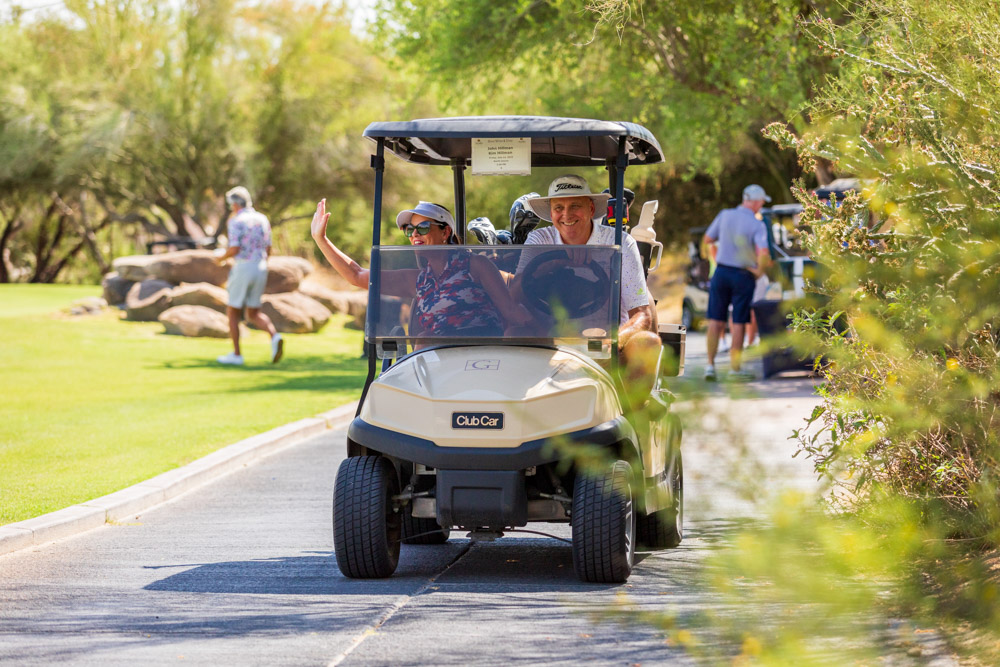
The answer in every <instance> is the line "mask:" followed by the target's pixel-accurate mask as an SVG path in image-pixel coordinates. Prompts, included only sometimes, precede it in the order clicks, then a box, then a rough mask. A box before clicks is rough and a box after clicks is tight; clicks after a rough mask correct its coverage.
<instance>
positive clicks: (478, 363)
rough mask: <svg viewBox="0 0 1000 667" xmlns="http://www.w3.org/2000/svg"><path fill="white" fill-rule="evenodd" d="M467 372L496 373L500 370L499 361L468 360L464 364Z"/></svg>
mask: <svg viewBox="0 0 1000 667" xmlns="http://www.w3.org/2000/svg"><path fill="white" fill-rule="evenodd" d="M465 370H467V371H498V370H500V360H499V359H470V360H469V361H466V362H465Z"/></svg>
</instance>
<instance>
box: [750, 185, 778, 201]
mask: <svg viewBox="0 0 1000 667" xmlns="http://www.w3.org/2000/svg"><path fill="white" fill-rule="evenodd" d="M743 201H771V198H770V197H768V196H767V193H766V192H764V188H762V187H760V186H759V185H756V184H753V185H748V186H746V187H745V188H743Z"/></svg>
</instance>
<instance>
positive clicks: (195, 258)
mask: <svg viewBox="0 0 1000 667" xmlns="http://www.w3.org/2000/svg"><path fill="white" fill-rule="evenodd" d="M113 265H114V268H115V270H116V271H117V272H118V274H119V275H120V276H122V277H123V278H125V279H127V280H146V279H149V278H158V279H159V280H165V281H167V282H168V283H173V284H174V285H179V284H180V283H211V284H213V285H224V284H225V282H226V278H227V277H228V276H229V269H228V268H226V267H224V266H219V265H218V264H216V263H215V251H212V250H177V251H175V252H164V253H160V254H157V255H133V256H131V257H119V258H118V259H116V260H115V261H114V263H113Z"/></svg>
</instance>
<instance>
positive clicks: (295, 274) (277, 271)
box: [264, 256, 313, 294]
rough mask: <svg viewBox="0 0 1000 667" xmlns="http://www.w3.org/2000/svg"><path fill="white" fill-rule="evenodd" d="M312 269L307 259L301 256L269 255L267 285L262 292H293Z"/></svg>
mask: <svg viewBox="0 0 1000 667" xmlns="http://www.w3.org/2000/svg"><path fill="white" fill-rule="evenodd" d="M312 270H313V267H312V264H310V263H309V260H306V259H302V258H301V257H288V256H281V257H271V258H269V259H268V260H267V286H266V287H265V288H264V293H265V294H280V293H282V292H294V291H295V290H297V289H298V288H299V284H300V283H301V282H302V279H303V278H305V277H306V276H308V275H309V274H310V273H312Z"/></svg>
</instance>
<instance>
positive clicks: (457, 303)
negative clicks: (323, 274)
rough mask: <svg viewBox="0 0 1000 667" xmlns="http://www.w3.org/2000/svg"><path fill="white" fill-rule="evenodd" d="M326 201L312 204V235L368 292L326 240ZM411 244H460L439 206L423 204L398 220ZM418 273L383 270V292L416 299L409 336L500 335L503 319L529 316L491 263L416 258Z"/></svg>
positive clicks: (460, 257)
mask: <svg viewBox="0 0 1000 667" xmlns="http://www.w3.org/2000/svg"><path fill="white" fill-rule="evenodd" d="M329 219H330V214H329V213H327V212H326V200H325V199H323V200H321V201H320V202H319V203H318V204H317V205H316V213H315V214H314V215H313V219H312V225H311V233H312V237H313V240H314V241H316V245H318V246H319V249H320V251H321V252H322V253H323V256H324V257H326V259H327V261H329V262H330V265H331V266H333V268H334V269H336V271H337V273H339V274H340V275H341V276H342V277H343V278H344V279H345V280H347V281H348V282H349V283H351V284H352V285H354V286H355V287H360V288H362V289H367V288H368V279H369V275H370V272H369V270H368V269H363V268H361V266H360V265H359V264H358V263H357V262H355V261H354V260H353V259H351V258H350V257H348V255H347V254H346V253H344V252H343V251H342V250H340V249H339V248H338V247H337V246H335V245H334V244H333V243H332V242H331V241H330V239H328V238H327V236H326V228H327V221H328V220H329ZM396 226H397V227H399V229H401V230H402V231H403V233H404V234H405V235H406V238H407V239H409V240H410V243H411V244H412V245H414V246H425V245H432V246H438V245H455V244H458V243H459V241H458V235H457V233H456V226H455V220H454V218H453V217H452V215H451V213H450V212H449V211H448V209H446V208H445V207H444V206H441V205H440V204H433V203H431V202H425V201H422V202H420V203H419V204H417V206H415V207H414V208H412V209H407V210H405V211H400V213H399V215H397V216H396ZM418 261H420V263H421V265H422V268H420V269H393V270H388V271H383V272H382V275H381V292H382V294H383V295H387V296H398V297H403V298H410V299H414V302H413V311H412V314H411V317H410V332H409V335H411V336H414V335H418V333H419V334H423V335H428V336H455V335H462V336H476V337H501V336H503V334H504V321H505V320H506V322H507V323H509V324H521V323H523V322H524V321H525V319H526V318H530V315H529V314H528V313H527V311H525V310H524V308H523V307H520V306H518V305H517V304H515V303H514V302H513V300H512V299H511V297H510V294H509V292H508V291H507V286H506V284H505V282H504V280H503V278H502V276H501V275H500V271H499V270H498V269H497V267H496V266H494V265H493V263H492V262H490V260H488V259H487V258H485V257H482V256H480V255H473V254H471V253H464V252H450V253H434V254H432V255H430V256H428V257H420V258H418Z"/></svg>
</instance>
